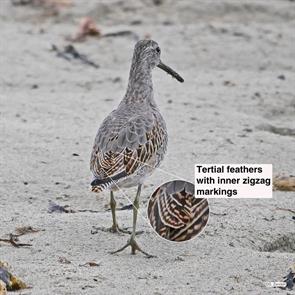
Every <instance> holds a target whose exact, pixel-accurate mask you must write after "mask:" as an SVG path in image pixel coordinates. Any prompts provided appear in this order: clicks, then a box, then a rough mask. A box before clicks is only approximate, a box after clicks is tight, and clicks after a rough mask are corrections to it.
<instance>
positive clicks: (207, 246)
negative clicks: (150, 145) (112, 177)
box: [0, 0, 295, 295]
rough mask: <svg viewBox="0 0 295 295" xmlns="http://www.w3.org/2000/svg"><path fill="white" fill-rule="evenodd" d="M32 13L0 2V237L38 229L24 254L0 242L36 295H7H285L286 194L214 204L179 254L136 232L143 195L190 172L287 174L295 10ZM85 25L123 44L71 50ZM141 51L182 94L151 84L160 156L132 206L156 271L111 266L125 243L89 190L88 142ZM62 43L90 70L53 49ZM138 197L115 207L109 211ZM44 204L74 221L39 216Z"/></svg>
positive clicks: (290, 228) (138, 5)
mask: <svg viewBox="0 0 295 295" xmlns="http://www.w3.org/2000/svg"><path fill="white" fill-rule="evenodd" d="M37 2H38V1H36V2H35V4H34V5H33V4H26V5H25V4H22V5H13V4H12V1H9V0H1V3H0V38H1V42H0V73H1V74H0V76H1V79H0V89H1V92H0V135H1V136H0V151H1V153H0V238H1V237H2V238H3V237H7V235H8V234H9V233H13V232H14V231H15V229H16V228H18V227H23V226H31V227H33V228H35V229H39V230H40V231H38V232H36V233H31V234H27V235H24V236H21V237H20V238H19V239H20V241H21V242H23V243H29V244H31V246H29V247H19V248H16V247H13V246H12V245H10V244H8V243H1V242H0V260H1V261H7V262H8V263H9V265H10V266H11V270H12V271H13V273H14V274H16V275H17V276H18V277H20V278H22V279H23V280H24V281H25V282H26V283H27V284H28V285H30V286H31V287H32V288H31V289H25V290H22V291H19V292H18V293H16V294H22V295H33V294H34V295H45V294H51V295H53V294H54V295H70V294H71V295H72V294H73V295H76V294H87V295H88V294H89V295H92V294H93V295H94V294H154V295H160V294H295V290H289V291H286V290H281V289H276V288H270V287H267V286H266V282H272V281H275V282H276V281H282V279H283V276H284V275H286V274H287V271H288V268H289V267H290V266H291V264H292V263H293V264H294V262H295V220H294V219H292V217H293V216H294V213H292V212H290V211H287V210H282V209H291V210H295V202H294V200H295V193H294V192H281V191H275V192H274V193H273V198H272V199H236V200H231V199H210V200H209V205H210V218H209V222H208V225H207V227H206V228H205V230H204V231H203V232H202V234H201V235H199V236H198V237H196V238H195V239H193V240H192V241H188V242H183V243H175V242H170V241H167V240H164V239H161V238H160V237H159V236H158V235H157V234H156V233H155V232H154V230H153V229H152V228H151V226H150V225H149V222H148V220H147V202H148V198H149V196H150V195H151V194H152V192H153V191H154V190H155V189H156V188H157V187H158V186H159V185H160V184H162V183H164V182H167V181H170V180H173V179H185V180H187V181H190V182H193V180H194V175H193V174H194V164H195V163H265V164H273V170H274V175H295V136H294V133H292V132H293V131H294V130H295V88H294V85H295V75H294V72H295V50H294V44H295V34H294V31H295V2H294V1H290V0H289V1H288V0H269V1H268V0H264V1H263V0H257V1H246V0H242V1H234V0H222V1H210V0H209V1H205V0H203V1H193V0H184V1H173V0H162V1H155V0H154V1H152V0H140V1H135V0H128V1H120V0H111V1H106V0H103V1H98V0H91V1H82V0H72V1H64V3H63V5H61V4H60V3H59V1H57V0H55V1H54V0H52V3H55V4H54V6H50V5H49V6H48V3H47V4H46V5H44V4H40V3H39V4H38V3H37ZM41 2H42V1H41ZM45 2H46V1H45ZM48 2H50V1H49V0H48ZM60 2H61V1H60ZM58 3H59V4H58ZM86 16H88V17H91V18H92V19H93V20H94V21H95V23H96V25H97V27H98V29H99V30H100V31H101V34H102V35H104V34H108V33H114V32H118V31H129V32H132V34H130V33H127V34H122V35H118V36H109V37H103V36H102V37H95V36H88V37H87V38H86V39H85V40H84V41H82V42H76V43H73V42H70V41H68V39H69V36H73V35H75V33H76V32H77V29H78V26H79V22H80V21H81V19H82V18H83V17H86ZM137 37H138V38H145V37H150V38H152V39H153V40H155V41H157V42H158V43H159V45H160V47H161V50H162V54H161V58H162V60H163V62H165V63H166V64H167V65H169V66H171V67H172V68H173V69H175V70H177V72H179V73H180V74H181V75H182V76H183V77H184V80H185V82H184V83H178V82H177V81H175V80H174V79H172V78H171V77H170V76H168V75H167V74H165V73H164V72H163V71H161V70H159V69H155V70H154V72H153V83H154V90H155V100H156V102H157V104H158V106H159V108H160V110H161V112H162V114H163V117H164V118H165V120H166V123H167V128H168V134H169V145H168V152H167V155H166V157H165V160H164V162H163V164H162V166H161V167H160V169H158V170H157V171H156V172H155V173H154V174H153V175H152V177H150V178H149V179H148V180H147V182H146V183H145V186H144V188H143V193H142V196H141V200H140V217H139V221H138V230H142V231H144V233H143V234H142V235H140V236H138V242H139V243H140V245H141V246H142V247H143V249H145V250H146V251H148V252H150V253H152V254H154V255H156V256H157V258H152V259H147V258H145V257H144V256H143V255H142V254H137V255H130V249H127V250H125V251H124V252H122V253H119V254H116V255H110V254H108V253H109V252H110V251H112V250H115V249H117V248H119V247H121V246H123V244H125V242H126V241H127V239H128V235H119V234H112V233H108V232H102V231H97V230H95V227H100V226H106V227H107V226H110V225H111V212H110V211H109V204H108V203H109V193H108V192H103V193H101V194H99V195H96V194H94V193H91V191H90V182H91V179H92V176H91V173H90V170H89V159H90V153H91V149H92V145H93V140H94V137H95V134H96V132H97V129H98V127H99V125H100V123H101V122H102V120H103V119H104V117H105V116H106V115H107V114H108V113H109V112H110V111H112V110H113V109H114V108H115V107H116V106H117V105H118V103H119V102H120V100H121V99H122V97H123V96H124V94H125V90H126V85H127V82H128V73H129V67H130V62H131V57H132V52H133V48H134V44H135V42H136V38H137ZM68 44H73V45H74V47H75V49H76V50H78V52H79V53H81V54H83V55H85V56H87V58H89V60H91V61H93V62H94V63H95V64H97V65H98V67H93V66H91V65H88V64H85V63H83V62H81V61H80V60H79V59H70V60H67V59H65V58H62V57H60V56H57V53H56V51H54V50H52V45H55V46H56V48H58V49H60V50H62V49H63V48H64V47H65V46H66V45H68ZM135 192H136V189H126V190H124V195H123V194H122V193H121V192H118V193H116V194H115V197H116V199H117V203H118V207H122V206H125V205H128V204H129V200H131V201H132V200H133V198H134V196H135ZM50 200H51V201H53V202H55V203H57V204H59V205H62V206H64V205H68V206H70V208H72V209H73V210H74V211H75V212H74V213H49V212H48V208H49V201H50ZM118 222H119V224H120V225H121V226H127V227H130V228H131V226H132V210H122V211H121V210H118ZM88 262H95V263H97V265H94V266H89V264H87V263H88Z"/></svg>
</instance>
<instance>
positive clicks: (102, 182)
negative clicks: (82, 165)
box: [91, 171, 127, 193]
mask: <svg viewBox="0 0 295 295" xmlns="http://www.w3.org/2000/svg"><path fill="white" fill-rule="evenodd" d="M126 176H127V174H126V172H125V171H123V172H121V173H118V174H116V175H114V176H112V177H107V178H104V179H99V178H95V179H94V180H93V181H92V182H91V191H93V192H95V193H100V192H102V191H104V190H105V189H108V188H109V187H110V186H111V185H112V184H113V185H116V181H117V180H119V179H120V178H123V177H126Z"/></svg>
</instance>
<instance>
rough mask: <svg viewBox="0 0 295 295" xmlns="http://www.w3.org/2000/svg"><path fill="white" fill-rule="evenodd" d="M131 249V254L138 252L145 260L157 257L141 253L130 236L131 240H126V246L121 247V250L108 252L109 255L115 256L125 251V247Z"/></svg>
mask: <svg viewBox="0 0 295 295" xmlns="http://www.w3.org/2000/svg"><path fill="white" fill-rule="evenodd" d="M129 246H130V247H131V254H133V255H134V254H135V253H136V251H138V252H141V253H142V254H144V255H145V256H146V257H147V258H155V257H157V256H155V255H151V254H148V253H147V252H145V251H143V250H142V249H141V248H140V247H139V246H138V244H137V242H136V241H135V239H134V237H132V236H131V238H130V239H129V240H128V242H127V244H126V245H125V246H123V247H122V248H120V249H118V250H116V251H113V252H110V254H116V253H119V252H122V251H123V250H125V249H126V248H127V247H129Z"/></svg>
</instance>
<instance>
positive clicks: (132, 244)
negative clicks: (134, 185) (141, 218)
mask: <svg viewBox="0 0 295 295" xmlns="http://www.w3.org/2000/svg"><path fill="white" fill-rule="evenodd" d="M141 186H142V184H139V185H138V189H137V193H136V197H135V199H134V202H133V227H132V233H131V236H130V238H129V240H128V242H127V244H126V245H125V246H123V247H122V248H120V249H118V250H117V251H114V252H111V254H115V253H118V252H121V251H123V250H124V249H126V248H127V247H128V246H130V247H131V254H135V252H136V251H139V252H141V253H143V254H144V255H146V256H147V257H148V258H152V257H155V256H153V255H150V254H148V253H147V252H145V251H143V250H142V249H141V248H140V247H139V246H138V244H137V242H136V241H135V235H136V222H137V213H138V208H139V197H140V193H141Z"/></svg>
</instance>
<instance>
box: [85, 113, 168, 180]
mask: <svg viewBox="0 0 295 295" xmlns="http://www.w3.org/2000/svg"><path fill="white" fill-rule="evenodd" d="M165 135H166V131H165V128H163V126H162V125H161V124H158V121H157V119H156V118H155V117H154V116H153V115H150V116H146V115H136V116H133V117H131V118H129V119H127V120H126V118H124V117H120V116H119V117H118V116H109V117H107V118H106V119H105V121H104V122H103V123H102V125H101V127H100V129H99V131H98V133H97V136H96V139H95V143H94V147H93V151H92V155H91V161H90V168H91V171H92V173H93V174H94V176H95V177H96V178H97V179H104V178H110V177H111V178H115V177H116V176H118V175H120V177H119V178H121V177H124V176H127V175H130V174H133V173H134V172H135V171H136V170H137V169H138V168H139V167H141V166H142V165H144V164H145V163H147V162H148V160H149V159H151V157H152V156H154V154H155V153H156V152H157V150H158V149H159V148H161V146H162V145H163V144H164V143H165V140H166V136H165Z"/></svg>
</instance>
